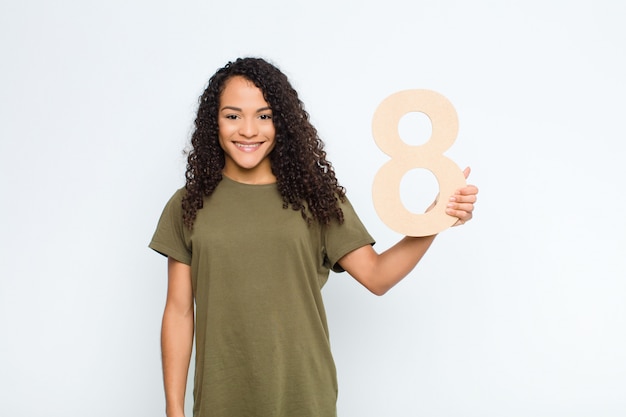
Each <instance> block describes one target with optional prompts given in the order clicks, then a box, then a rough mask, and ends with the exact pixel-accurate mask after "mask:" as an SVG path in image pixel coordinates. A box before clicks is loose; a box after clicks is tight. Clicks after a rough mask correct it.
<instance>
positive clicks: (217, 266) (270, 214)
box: [150, 177, 374, 417]
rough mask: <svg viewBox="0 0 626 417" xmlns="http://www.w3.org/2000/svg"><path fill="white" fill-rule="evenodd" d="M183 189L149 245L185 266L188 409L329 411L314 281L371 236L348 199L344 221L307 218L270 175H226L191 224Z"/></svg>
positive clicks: (288, 416)
mask: <svg viewBox="0 0 626 417" xmlns="http://www.w3.org/2000/svg"><path fill="white" fill-rule="evenodd" d="M183 195H184V189H180V190H178V191H177V192H176V193H175V194H174V196H173V197H172V198H171V199H170V201H169V202H168V203H167V205H166V207H165V209H164V211H163V214H162V215H161V219H160V220H159V224H158V227H157V230H156V232H155V234H154V236H153V238H152V241H151V243H150V247H151V248H152V249H154V250H156V251H157V252H159V253H162V254H163V255H167V256H170V257H172V258H174V259H176V260H178V261H180V262H183V263H185V264H188V265H190V266H191V271H192V283H193V292H194V297H195V303H196V369H195V382H194V399H195V401H194V416H195V417H246V416H250V417H280V416H285V417H295V416H297V417H332V416H335V415H336V401H337V379H336V372H335V365H334V362H333V358H332V356H331V351H330V344H329V338H328V327H327V324H326V313H325V310H324V305H323V302H322V296H321V289H322V286H323V285H324V284H325V283H326V281H327V280H328V274H329V270H330V269H334V270H336V271H341V267H340V266H339V265H338V264H337V261H338V260H339V259H340V258H341V257H342V256H344V255H345V254H347V253H349V252H350V251H352V250H354V249H357V248H359V247H362V246H365V245H370V244H373V243H374V242H373V239H372V238H371V236H370V235H369V234H368V232H367V231H366V229H365V227H364V226H363V224H362V223H361V221H360V220H359V218H358V217H357V215H356V214H355V212H354V210H353V208H352V206H351V205H350V203H349V202H346V203H344V204H342V205H341V208H342V210H343V213H344V217H345V221H344V223H342V224H339V223H338V222H333V223H332V224H331V225H329V226H326V227H323V226H320V225H319V224H318V223H316V222H313V223H312V224H311V225H307V223H306V222H305V221H304V219H303V218H302V216H301V214H300V212H299V211H295V210H293V209H291V208H287V209H285V208H283V201H282V198H281V196H280V194H279V192H278V190H277V187H276V184H267V185H249V184H242V183H238V182H235V181H233V180H231V179H229V178H227V177H224V179H223V180H222V181H221V182H220V184H219V185H218V186H217V188H216V189H215V191H214V193H213V194H212V195H211V196H210V197H207V198H205V201H204V207H203V208H202V209H201V210H199V211H198V214H197V218H196V221H195V223H194V228H193V230H192V231H189V230H188V229H187V228H185V226H184V225H183V223H182V210H181V199H182V197H183Z"/></svg>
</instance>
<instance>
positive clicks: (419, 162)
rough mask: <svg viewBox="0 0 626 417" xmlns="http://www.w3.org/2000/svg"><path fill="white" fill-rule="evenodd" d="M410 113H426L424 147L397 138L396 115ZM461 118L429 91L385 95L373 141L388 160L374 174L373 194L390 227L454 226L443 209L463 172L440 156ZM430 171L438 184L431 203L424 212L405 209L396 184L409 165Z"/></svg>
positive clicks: (424, 230)
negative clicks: (436, 195) (427, 135)
mask: <svg viewBox="0 0 626 417" xmlns="http://www.w3.org/2000/svg"><path fill="white" fill-rule="evenodd" d="M411 112H422V113H424V114H426V115H427V116H428V117H429V118H430V121H431V123H432V135H431V137H430V138H429V139H428V141H426V143H424V144H422V145H409V144H407V143H406V142H404V141H403V140H402V139H401V138H400V134H399V132H398V126H399V123H400V119H401V118H402V117H403V116H404V115H406V114H407V113H411ZM458 131H459V120H458V117H457V114H456V111H455V110H454V106H452V103H450V101H448V99H446V98H445V97H444V96H442V95H441V94H439V93H437V92H435V91H430V90H404V91H399V92H397V93H394V94H392V95H390V96H389V97H387V98H386V99H384V100H383V101H382V103H380V105H379V106H378V108H377V109H376V112H375V113H374V117H373V120H372V132H373V135H374V141H375V142H376V145H378V147H379V148H380V149H381V150H382V151H383V152H384V153H385V154H387V155H389V156H390V157H391V159H390V160H389V161H388V162H387V163H385V164H384V165H383V166H382V167H381V168H380V170H379V171H378V172H377V173H376V176H375V177H374V184H373V186H372V196H373V201H374V208H375V209H376V213H378V216H379V217H380V218H381V220H382V221H383V222H384V223H385V224H386V225H387V226H388V227H389V228H391V229H392V230H394V231H396V232H398V233H402V234H404V235H407V236H429V235H434V234H436V233H439V232H441V231H443V230H445V229H447V228H448V227H450V226H452V225H453V224H454V223H455V222H456V221H457V220H458V219H457V218H456V217H453V216H450V215H448V214H446V213H445V210H446V206H447V204H448V197H450V196H452V195H453V194H454V192H455V191H456V190H458V189H459V188H462V187H464V186H465V176H464V175H463V171H461V169H460V168H459V167H458V166H457V165H456V164H455V163H454V161H452V160H451V159H449V158H447V157H446V156H444V155H443V153H444V152H445V151H446V150H448V149H449V148H450V147H451V146H452V144H453V143H454V141H455V140H456V137H457V134H458ZM416 168H423V169H427V170H429V171H430V172H432V173H433V175H434V176H435V178H436V179H437V183H438V184H439V196H440V197H439V198H438V199H437V203H436V205H435V207H433V208H432V209H431V210H430V211H429V212H427V213H423V214H417V213H412V212H410V211H409V210H407V209H406V207H405V206H404V204H402V200H401V198H400V182H401V180H402V178H403V177H404V175H405V174H406V173H407V172H409V171H410V170H412V169H416Z"/></svg>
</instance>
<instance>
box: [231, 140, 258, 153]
mask: <svg viewBox="0 0 626 417" xmlns="http://www.w3.org/2000/svg"><path fill="white" fill-rule="evenodd" d="M263 143H264V142H233V144H234V145H235V147H236V148H237V149H239V150H240V151H243V152H254V151H256V150H257V149H259V148H260V147H261V145H263Z"/></svg>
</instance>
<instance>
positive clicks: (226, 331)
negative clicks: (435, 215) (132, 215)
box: [150, 58, 478, 417]
mask: <svg viewBox="0 0 626 417" xmlns="http://www.w3.org/2000/svg"><path fill="white" fill-rule="evenodd" d="M195 126H196V129H195V131H194V133H193V136H192V139H191V143H192V150H191V151H190V153H189V156H188V165H187V172H186V185H185V187H184V188H182V189H180V190H178V191H177V192H176V193H175V194H174V196H173V197H172V198H171V199H170V201H169V202H168V204H167V206H166V208H165V210H164V212H163V214H162V216H161V219H160V221H159V225H158V227H157V231H156V232H155V235H154V237H153V239H152V241H151V243H150V247H151V248H153V249H154V250H156V251H158V252H160V253H162V254H164V255H166V256H167V257H168V293H167V301H166V307H165V312H164V314H163V327H162V340H161V342H162V354H163V374H164V383H165V395H166V411H167V415H168V416H169V417H173V416H182V415H183V412H184V410H183V408H184V395H185V384H186V377H187V371H188V366H189V360H190V355H191V350H192V340H193V336H194V327H195V330H196V369H195V381H194V398H195V401H194V416H196V417H200V416H228V417H233V416H237V417H240V416H255V417H263V416H268V417H269V416H272V417H276V416H299V417H306V416H311V417H313V416H315V417H326V416H335V415H336V400H337V381H336V372H335V367H334V363H333V359H332V356H331V352H330V347H329V340H328V328H327V324H326V315H325V311H324V306H323V302H322V298H321V288H322V286H323V285H324V283H325V282H326V280H327V279H328V274H329V270H331V269H332V270H334V271H338V272H339V271H343V270H345V271H347V272H348V273H349V274H350V275H351V276H353V277H354V278H355V279H356V280H357V281H359V282H360V283H361V284H363V285H364V286H365V287H366V288H367V289H369V290H370V291H371V292H373V293H374V294H377V295H382V294H384V293H385V292H386V291H387V290H389V289H390V288H391V287H392V286H393V285H395V284H396V283H397V282H399V281H400V280H401V279H402V278H403V277H404V276H406V275H407V274H408V273H409V272H410V271H411V270H412V269H413V267H414V266H415V265H416V264H417V262H418V261H419V260H420V259H421V257H422V256H423V255H424V253H425V252H426V250H427V249H428V247H429V246H430V244H431V243H432V241H433V239H434V237H435V236H428V237H419V238H415V237H405V238H404V239H402V240H401V241H400V242H398V243H397V244H396V245H395V246H393V247H392V248H390V249H388V250H387V251H385V252H384V253H382V254H378V253H376V252H375V251H374V249H373V248H372V245H373V243H374V240H373V239H372V238H371V236H370V235H369V234H368V232H367V231H366V229H365V228H364V226H363V225H362V223H361V222H360V220H359V219H358V217H357V215H356V214H355V212H354V210H353V208H352V206H351V205H350V203H349V202H348V200H347V199H346V195H345V190H344V189H343V188H342V187H341V186H340V185H339V184H338V182H337V179H336V177H335V173H334V170H333V167H332V165H331V164H330V162H328V161H327V160H326V153H325V151H324V149H323V143H322V141H321V140H320V139H319V137H318V135H317V131H316V130H315V128H314V127H313V126H312V125H311V124H310V122H309V117H308V114H307V113H306V112H305V110H304V108H303V105H302V103H301V102H300V100H299V98H298V95H297V93H296V91H295V90H294V89H293V88H292V87H291V85H290V83H289V81H288V80H287V77H286V76H285V75H284V74H283V73H281V72H280V71H279V70H278V69H277V68H276V67H275V66H273V65H271V64H269V63H268V62H266V61H264V60H262V59H256V58H245V59H238V60H236V61H235V62H231V63H229V64H227V65H226V66H225V67H223V68H221V69H220V70H218V71H217V72H216V74H215V75H214V76H213V77H212V78H211V79H210V80H209V83H208V86H207V88H206V90H205V91H204V93H203V95H202V96H201V98H200V105H199V109H198V114H197V118H196V121H195ZM468 173H469V171H467V172H466V175H467V174H468ZM477 192H478V190H477V189H476V187H474V186H467V187H465V188H463V189H461V190H459V191H458V192H457V193H456V194H455V195H454V196H452V197H451V198H450V204H449V208H448V209H447V212H448V214H450V215H452V216H456V217H458V219H459V221H458V223H459V224H462V223H464V222H466V221H468V220H470V219H471V217H472V211H473V208H474V202H475V201H476V194H477ZM194 302H195V312H194Z"/></svg>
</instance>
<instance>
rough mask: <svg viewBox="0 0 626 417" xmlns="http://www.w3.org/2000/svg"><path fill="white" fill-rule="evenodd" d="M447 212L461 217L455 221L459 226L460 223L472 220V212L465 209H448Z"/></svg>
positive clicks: (455, 224)
mask: <svg viewBox="0 0 626 417" xmlns="http://www.w3.org/2000/svg"><path fill="white" fill-rule="evenodd" d="M446 214H448V215H450V216H453V217H456V218H458V219H459V220H457V221H456V223H454V225H453V226H459V225H462V224H465V223H467V222H468V221H470V220H471V219H472V217H473V215H472V213H471V212H467V211H463V210H454V209H446Z"/></svg>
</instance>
